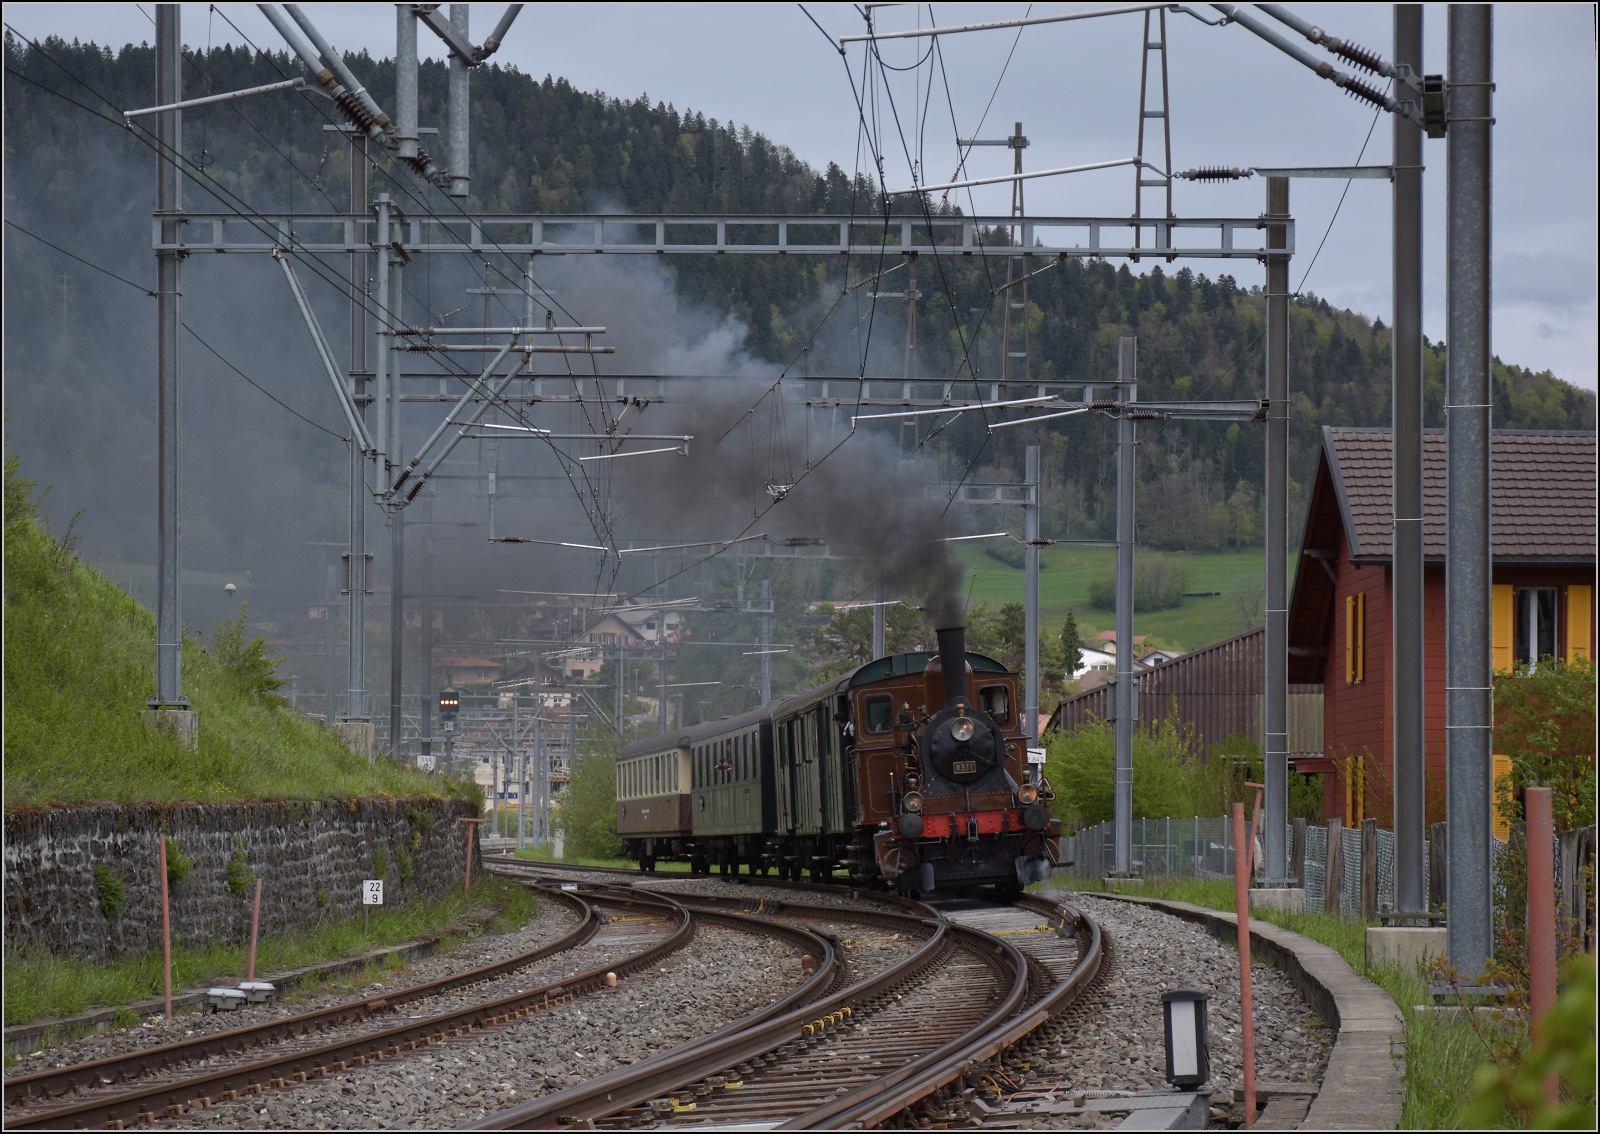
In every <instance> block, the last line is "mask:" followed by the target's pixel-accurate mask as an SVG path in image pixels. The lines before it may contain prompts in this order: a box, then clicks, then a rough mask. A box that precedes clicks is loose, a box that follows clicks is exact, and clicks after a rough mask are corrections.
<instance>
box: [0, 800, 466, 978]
mask: <svg viewBox="0 0 1600 1134" xmlns="http://www.w3.org/2000/svg"><path fill="white" fill-rule="evenodd" d="M458 817H460V818H473V817H475V811H474V809H473V807H472V805H471V804H470V803H468V802H465V801H460V800H444V799H353V800H327V801H322V802H316V803H299V802H280V803H240V804H170V805H155V804H151V805H141V806H86V807H58V808H51V809H48V810H37V811H35V810H25V811H13V812H8V813H7V814H6V816H5V937H6V944H7V946H8V947H16V946H20V945H23V944H26V943H29V942H35V943H39V944H42V945H45V946H46V947H48V948H49V949H51V950H52V951H55V952H62V953H72V954H76V955H78V956H82V957H87V958H92V959H102V958H109V957H118V956H128V955H131V954H138V953H142V952H144V951H145V950H147V949H150V948H152V947H159V946H160V943H161V878H160V872H159V868H158V854H159V851H158V842H159V837H160V836H161V835H163V834H164V835H166V836H167V838H168V853H169V854H171V855H174V858H175V859H176V857H177V856H176V855H175V854H174V848H176V850H177V851H178V852H181V855H182V857H183V858H184V859H187V860H189V861H190V863H191V865H190V866H189V867H188V873H187V875H186V876H185V877H184V878H182V880H180V881H178V882H177V883H176V884H175V885H173V886H172V887H171V889H170V904H171V916H172V936H173V940H174V942H182V943H184V944H187V945H194V946H199V945H203V944H204V943H205V942H206V940H207V939H214V940H217V941H222V942H229V943H239V942H243V941H247V940H249V936H250V907H251V903H252V901H253V899H254V897H255V879H257V878H260V879H261V881H262V890H261V931H262V933H263V934H266V933H272V932H280V931H283V930H286V929H299V928H306V927H309V926H312V925H315V924H316V923H318V922H319V921H332V920H335V919H336V918H339V917H348V916H350V915H352V914H355V913H358V912H359V911H360V901H361V898H360V888H361V882H362V880H363V879H366V878H377V877H383V878H384V904H385V905H398V904H400V903H403V902H406V901H409V900H410V899H411V898H414V897H419V896H424V897H430V898H431V897H440V896H443V895H444V894H446V893H448V892H449V891H450V890H451V888H452V887H459V886H460V885H461V878H462V875H463V872H464V870H465V868H466V860H465V857H464V856H465V852H466V847H467V839H468V838H469V835H468V833H467V832H468V831H469V830H470V827H469V826H468V825H463V824H460V823H457V822H456V819H457V818H458ZM97 866H102V867H104V868H105V869H106V870H108V871H110V873H111V875H114V876H115V878H116V879H117V880H119V881H120V882H121V883H122V887H123V898H124V902H123V906H122V908H121V910H120V911H118V912H116V913H115V914H111V915H108V914H107V913H106V912H104V910H103V908H102V901H101V893H100V886H99V884H98V883H97V881H96V876H95V868H96V867H97Z"/></svg>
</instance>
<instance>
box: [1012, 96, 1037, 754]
mask: <svg viewBox="0 0 1600 1134" xmlns="http://www.w3.org/2000/svg"><path fill="white" fill-rule="evenodd" d="M1018 125H1019V126H1020V125H1021V123H1018ZM1019 133H1020V131H1019ZM1017 153H1018V154H1019V155H1020V154H1021V153H1022V151H1021V150H1018V151H1017ZM1024 315H1026V312H1024ZM1026 459H1027V466H1026V467H1027V476H1026V481H1027V483H1026V485H1025V489H1026V492H1027V503H1026V504H1024V505H1023V509H1022V512H1023V532H1024V533H1025V535H1026V537H1027V540H1028V546H1027V547H1026V548H1025V549H1024V550H1023V553H1022V564H1023V584H1022V589H1023V594H1022V603H1023V619H1022V623H1023V634H1024V635H1025V636H1026V639H1027V640H1026V641H1025V642H1024V643H1023V645H1022V658H1023V661H1022V665H1023V684H1024V692H1023V698H1022V703H1023V710H1024V714H1025V715H1024V718H1023V725H1022V731H1023V732H1024V733H1026V734H1027V736H1028V739H1029V740H1031V741H1033V742H1034V743H1038V740H1039V446H1037V445H1029V446H1028V449H1027V458H1026ZM1026 770H1027V773H1028V777H1029V778H1030V779H1031V778H1032V777H1033V766H1032V765H1029V766H1028V767H1027V769H1026Z"/></svg>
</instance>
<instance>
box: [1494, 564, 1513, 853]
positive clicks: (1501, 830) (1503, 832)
mask: <svg viewBox="0 0 1600 1134" xmlns="http://www.w3.org/2000/svg"><path fill="white" fill-rule="evenodd" d="M1499 589H1500V588H1499V587H1496V588H1495V590H1497V591H1498V590H1499ZM1510 589H1511V588H1510V587H1507V588H1506V590H1510ZM1497 597H1498V596H1497ZM1497 605H1498V602H1497ZM1497 648H1498V647H1497ZM1493 760H1494V785H1493V790H1494V833H1495V837H1496V838H1499V839H1504V840H1506V841H1508V842H1509V841H1510V839H1511V821H1510V820H1509V819H1507V818H1506V816H1505V812H1503V811H1502V810H1501V809H1500V781H1501V780H1507V781H1509V780H1510V779H1511V757H1509V756H1501V755H1499V754H1498V753H1496V754H1495V756H1494V757H1493Z"/></svg>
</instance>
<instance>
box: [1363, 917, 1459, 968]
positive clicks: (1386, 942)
mask: <svg viewBox="0 0 1600 1134" xmlns="http://www.w3.org/2000/svg"><path fill="white" fill-rule="evenodd" d="M1445 932H1446V931H1445V929H1444V928H1443V927H1442V926H1438V927H1436V926H1409V925H1386V926H1379V927H1376V928H1372V929H1368V930H1367V968H1368V969H1375V968H1396V969H1400V970H1401V971H1402V972H1406V973H1411V974H1417V975H1421V974H1423V973H1425V972H1426V970H1427V967H1428V962H1429V961H1431V960H1432V959H1433V958H1435V957H1442V956H1444V955H1445Z"/></svg>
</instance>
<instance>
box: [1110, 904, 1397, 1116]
mask: <svg viewBox="0 0 1600 1134" xmlns="http://www.w3.org/2000/svg"><path fill="white" fill-rule="evenodd" d="M1086 893H1087V892H1086ZM1088 896H1090V897H1095V898H1108V899H1111V900H1113V901H1121V902H1131V903H1134V904H1137V905H1144V906H1153V907H1155V908H1157V909H1160V910H1165V911H1166V912H1167V913H1171V914H1176V915H1177V916H1178V917H1182V918H1187V919H1188V920H1190V921H1194V922H1198V923H1199V924H1201V925H1202V926H1204V927H1205V929H1206V931H1207V932H1209V933H1210V934H1211V935H1212V936H1213V937H1216V938H1218V939H1219V940H1222V941H1224V942H1226V943H1228V944H1230V945H1231V944H1233V943H1234V942H1235V941H1237V940H1238V926H1237V918H1236V917H1235V915H1234V914H1231V913H1224V912H1223V911H1221V910H1213V909H1207V908H1205V907H1204V906H1197V905H1193V904H1191V903H1189V902H1175V901H1168V900H1166V899H1162V898H1145V897H1140V896H1138V895H1136V894H1099V893H1095V894H1089V895H1088ZM1250 946H1251V948H1250V952H1251V955H1252V956H1256V957H1260V958H1261V959H1262V960H1265V961H1268V962H1270V963H1272V964H1274V965H1276V966H1277V967H1278V968H1280V969H1282V970H1283V972H1284V973H1285V974H1286V975H1287V976H1288V977H1289V979H1290V980H1291V981H1292V982H1293V983H1294V985H1295V987H1296V988H1297V989H1299V990H1300V994H1301V995H1302V996H1304V997H1305V998H1306V1001H1307V1002H1308V1003H1309V1004H1311V1005H1312V1007H1314V1008H1316V1010H1317V1012H1318V1014H1319V1015H1321V1016H1322V1018H1323V1019H1325V1020H1327V1021H1328V1023H1330V1024H1332V1025H1333V1026H1334V1027H1335V1028H1336V1029H1338V1036H1337V1038H1336V1039H1335V1040H1334V1045H1333V1052H1332V1054H1331V1055H1330V1056H1329V1058H1328V1070H1327V1072H1326V1073H1325V1075H1324V1076H1323V1080H1322V1087H1321V1089H1320V1090H1319V1091H1318V1092H1317V1097H1316V1099H1315V1101H1313V1102H1312V1104H1311V1109H1310V1111H1309V1112H1308V1113H1307V1115H1306V1117H1305V1119H1304V1121H1303V1122H1302V1126H1303V1127H1304V1128H1306V1129H1308V1130H1394V1129H1396V1128H1398V1127H1399V1125H1400V1112H1401V1108H1402V1107H1403V1106H1404V1103H1405V1044H1406V1032H1405V1021H1404V1020H1403V1019H1402V1018H1401V1015H1400V1010H1399V1009H1398V1008H1397V1007H1396V1006H1395V1003H1394V1000H1393V998H1392V997H1390V995H1389V994H1388V993H1387V992H1385V991H1384V990H1383V989H1381V988H1379V987H1378V986H1377V985H1375V984H1373V983H1372V982H1371V981H1369V980H1367V979H1366V977H1364V976H1362V975H1361V974H1359V973H1357V972H1356V971H1355V970H1354V969H1352V968H1351V967H1350V966H1349V964H1347V963H1346V962H1345V959H1344V958H1343V957H1342V956H1340V955H1339V953H1338V952H1337V951H1336V950H1334V949H1331V948H1329V947H1328V946H1326V945H1323V944H1321V943H1320V942H1317V941H1313V940H1311V938H1309V937H1306V936H1303V935H1302V934H1299V933H1294V932H1292V931H1290V930H1287V929H1282V928H1280V927H1279V926H1276V925H1273V924H1272V923H1271V922H1265V921H1255V920H1252V921H1251V923H1250Z"/></svg>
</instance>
